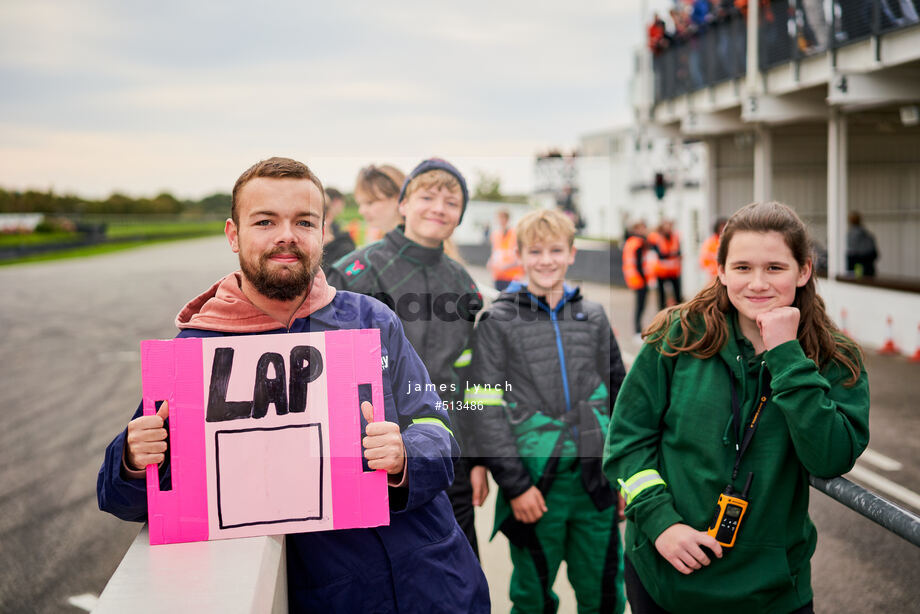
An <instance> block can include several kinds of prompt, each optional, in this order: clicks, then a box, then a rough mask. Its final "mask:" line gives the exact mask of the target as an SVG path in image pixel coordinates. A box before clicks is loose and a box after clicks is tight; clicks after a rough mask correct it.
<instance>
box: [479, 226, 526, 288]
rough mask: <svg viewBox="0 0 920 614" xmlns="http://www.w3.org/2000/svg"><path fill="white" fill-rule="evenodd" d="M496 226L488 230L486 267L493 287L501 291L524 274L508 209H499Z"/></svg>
mask: <svg viewBox="0 0 920 614" xmlns="http://www.w3.org/2000/svg"><path fill="white" fill-rule="evenodd" d="M495 219H496V222H497V226H496V227H494V228H492V230H491V231H490V232H489V241H490V243H491V244H492V254H491V255H490V256H489V261H488V262H487V263H486V267H487V268H488V269H489V272H491V273H492V279H493V281H494V282H495V289H496V290H498V291H499V292H501V291H502V290H504V289H505V288H507V287H508V285H509V284H510V283H511V282H512V281H515V280H516V279H519V278H520V277H521V276H522V275H523V274H524V269H523V268H522V267H521V262H520V259H519V258H518V253H517V234H516V233H515V232H514V228H512V227H511V225H510V224H509V221H510V219H511V217H510V216H509V215H508V211H507V210H505V209H500V210H499V211H498V213H497V214H496V216H495Z"/></svg>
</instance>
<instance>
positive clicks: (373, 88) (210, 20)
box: [0, 0, 643, 198]
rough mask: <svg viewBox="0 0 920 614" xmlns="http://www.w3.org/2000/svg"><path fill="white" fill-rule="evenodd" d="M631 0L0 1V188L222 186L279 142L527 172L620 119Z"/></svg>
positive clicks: (341, 170)
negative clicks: (547, 152) (541, 154)
mask: <svg viewBox="0 0 920 614" xmlns="http://www.w3.org/2000/svg"><path fill="white" fill-rule="evenodd" d="M640 4H641V3H640V2H639V0H607V1H588V0H569V1H564V2H561V1H559V0H552V1H548V2H543V1H538V0H486V1H481V0H468V1H466V2H459V3H438V2H420V1H417V0H408V1H405V0H404V1H400V2H398V3H397V2H394V3H383V2H344V1H343V2H333V1H326V2H310V1H305V0H300V1H293V0H279V1H276V2H272V3H267V4H262V3H257V2H252V1H251V0H250V1H247V2H243V1H240V0H224V1H221V2H195V1H192V2H189V1H188V0H182V1H174V0H165V1H164V0H160V1H158V2H132V1H127V2H126V1H124V0H112V1H104V0H83V1H80V2H76V1H72V0H54V1H45V0H0V186H2V187H4V188H7V189H9V188H13V189H24V188H38V189H48V188H54V189H55V190H56V191H58V192H75V193H77V194H80V195H82V196H86V197H104V196H107V195H108V194H109V193H111V192H112V191H122V192H125V193H128V194H130V195H134V196H141V195H150V196H152V195H154V194H156V193H157V192H159V191H162V190H167V191H170V192H172V193H174V194H176V195H177V196H180V197H186V198H198V197H201V196H204V195H207V194H210V193H212V192H215V191H229V189H230V187H231V186H232V184H233V182H234V180H235V179H236V177H237V176H238V175H239V174H240V173H241V172H242V171H243V170H244V169H245V168H246V167H248V166H249V165H250V164H252V163H253V162H255V161H257V160H259V159H262V158H265V157H268V156H271V155H284V156H290V157H294V158H297V159H299V160H301V161H303V162H306V163H307V164H309V165H310V166H311V167H312V168H313V169H314V170H315V171H316V172H317V174H318V175H319V176H320V178H321V179H322V180H323V181H324V183H326V184H327V185H332V186H337V187H339V188H340V189H343V190H344V191H350V190H351V189H352V187H353V185H354V178H355V175H356V174H357V171H358V169H359V168H360V167H361V166H362V165H364V164H367V163H371V162H377V163H382V162H393V163H396V164H397V165H399V166H401V167H403V168H404V170H409V168H411V167H412V166H414V165H415V163H417V162H418V161H419V160H420V159H422V158H423V157H429V156H432V155H437V156H441V157H445V158H448V159H451V160H454V161H455V162H456V163H457V164H458V166H460V168H461V170H462V171H463V172H464V173H466V174H467V175H468V176H469V179H470V183H471V184H475V177H476V172H477V171H486V172H493V173H499V174H500V175H501V177H502V182H503V183H502V185H503V188H504V189H505V190H506V191H527V190H529V189H530V188H531V186H532V181H533V177H532V166H533V156H534V154H535V153H536V152H538V151H540V150H543V149H545V148H548V147H560V148H565V149H568V148H571V147H573V146H575V145H576V144H577V142H578V137H579V136H580V135H581V134H584V133H589V132H596V131H599V130H602V129H605V128H609V127H611V126H614V125H622V124H623V123H625V122H626V121H627V120H628V118H629V116H630V112H629V103H628V101H629V90H628V80H629V76H630V72H631V66H632V53H633V49H634V48H635V47H636V45H639V44H641V42H642V37H643V32H642V19H640V15H639V13H640V11H639V6H640Z"/></svg>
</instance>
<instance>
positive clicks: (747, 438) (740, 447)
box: [728, 373, 773, 482]
mask: <svg viewBox="0 0 920 614" xmlns="http://www.w3.org/2000/svg"><path fill="white" fill-rule="evenodd" d="M728 381H729V383H730V384H731V389H732V426H733V427H734V429H735V437H736V440H735V441H736V442H737V443H736V444H735V467H734V469H732V482H734V481H735V479H736V478H737V477H738V467H739V466H740V465H741V457H742V456H744V453H745V452H746V451H747V449H748V447H749V446H750V445H751V440H752V439H753V438H754V431H756V430H757V426H758V425H759V424H760V414H761V413H762V412H763V408H764V407H766V405H767V400H768V399H769V398H770V394H772V392H773V390H772V389H771V388H770V383H769V382H766V383H764V386H763V390H762V391H761V393H760V396H759V397H758V398H757V409H756V410H755V411H754V416H753V417H752V418H751V421H750V422H749V423H748V424H747V425H746V426H745V427H744V431H743V432H742V428H741V404H740V403H739V402H738V390H737V389H736V388H735V377H734V375H732V374H731V373H729V375H728Z"/></svg>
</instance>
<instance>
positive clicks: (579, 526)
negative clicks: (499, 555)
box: [467, 210, 625, 612]
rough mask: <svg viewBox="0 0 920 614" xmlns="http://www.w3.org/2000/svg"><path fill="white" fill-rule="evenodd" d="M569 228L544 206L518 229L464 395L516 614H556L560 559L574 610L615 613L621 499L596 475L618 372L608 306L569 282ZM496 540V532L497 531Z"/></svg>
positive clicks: (619, 593)
mask: <svg viewBox="0 0 920 614" xmlns="http://www.w3.org/2000/svg"><path fill="white" fill-rule="evenodd" d="M574 237H575V228H574V226H573V224H572V222H571V220H569V218H567V217H566V216H565V215H563V214H562V213H560V212H558V211H550V210H540V211H534V212H532V213H529V214H528V215H526V216H525V217H524V218H523V219H521V221H520V222H519V223H518V225H517V238H518V251H519V254H520V260H521V264H522V266H523V268H524V278H525V279H524V281H523V282H514V283H512V284H511V285H510V286H508V288H507V289H506V290H505V292H503V293H502V294H501V295H500V296H499V298H498V299H496V300H495V302H494V303H493V304H492V306H491V307H490V308H489V310H488V311H486V312H485V313H484V314H483V315H482V318H481V319H480V322H479V325H478V326H477V328H476V335H475V342H474V346H473V362H472V366H471V369H470V371H471V373H470V387H469V388H468V391H467V399H468V400H469V401H471V402H475V403H481V404H482V405H483V406H484V409H483V411H482V412H481V414H480V415H478V416H477V419H476V422H475V423H474V425H473V426H474V429H473V433H474V436H475V440H476V448H477V452H478V453H479V454H480V456H482V457H483V461H484V462H485V463H486V464H487V466H488V468H489V469H490V470H491V471H492V475H493V477H494V478H495V481H496V482H497V483H498V486H499V489H500V492H499V497H498V501H497V502H496V512H495V526H494V530H495V532H497V531H502V532H503V533H505V535H506V536H507V537H508V539H509V541H510V542H511V559H512V562H513V563H514V572H513V573H512V576H511V590H510V593H511V600H512V602H513V603H514V607H513V610H512V611H514V612H538V611H539V612H545V611H554V610H555V608H556V607H557V606H558V599H557V598H556V595H555V594H554V593H553V591H552V585H553V582H554V580H555V576H556V572H557V570H558V568H559V564H560V563H561V562H562V561H563V560H565V561H566V563H567V565H568V569H569V581H570V582H571V584H572V587H573V588H574V589H575V595H576V598H577V600H578V609H579V612H582V611H585V612H622V611H623V607H624V604H625V600H624V598H623V590H622V552H621V547H620V543H619V532H618V531H617V520H618V519H617V506H616V505H615V504H616V502H617V495H616V492H615V491H614V489H613V488H612V487H611V485H610V483H609V482H608V481H607V480H606V478H605V477H604V476H603V474H602V473H601V455H602V452H603V442H604V438H605V436H606V432H607V425H608V424H609V421H610V409H611V408H612V407H613V401H614V400H615V398H616V394H617V391H618V390H619V388H620V383H621V382H622V380H623V377H624V376H625V370H624V368H623V363H622V360H621V359H620V351H619V348H618V346H617V342H616V339H615V338H614V336H613V331H612V330H611V328H610V322H609V321H608V320H607V316H606V314H605V313H604V309H603V308H602V307H601V306H600V305H598V304H597V303H593V302H590V301H587V300H585V299H583V298H582V296H581V293H580V291H579V289H578V288H576V287H571V286H569V285H568V284H566V283H565V275H566V272H567V270H568V268H569V266H570V265H571V264H572V263H573V262H574V261H575V247H574ZM493 535H494V533H493Z"/></svg>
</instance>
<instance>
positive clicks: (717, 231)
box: [700, 217, 728, 283]
mask: <svg viewBox="0 0 920 614" xmlns="http://www.w3.org/2000/svg"><path fill="white" fill-rule="evenodd" d="M726 221H728V220H726V219H725V218H724V217H720V218H719V219H717V220H716V223H715V224H713V226H712V234H711V235H709V237H708V238H707V239H706V240H705V241H703V245H702V246H700V268H701V269H702V270H703V272H705V273H706V274H707V275H708V276H709V277H708V279H707V280H706V281H707V283H708V282H711V281H712V280H713V279H715V278H716V277H717V276H718V274H719V262H718V256H719V237H721V236H722V229H723V228H725V222H726Z"/></svg>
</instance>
